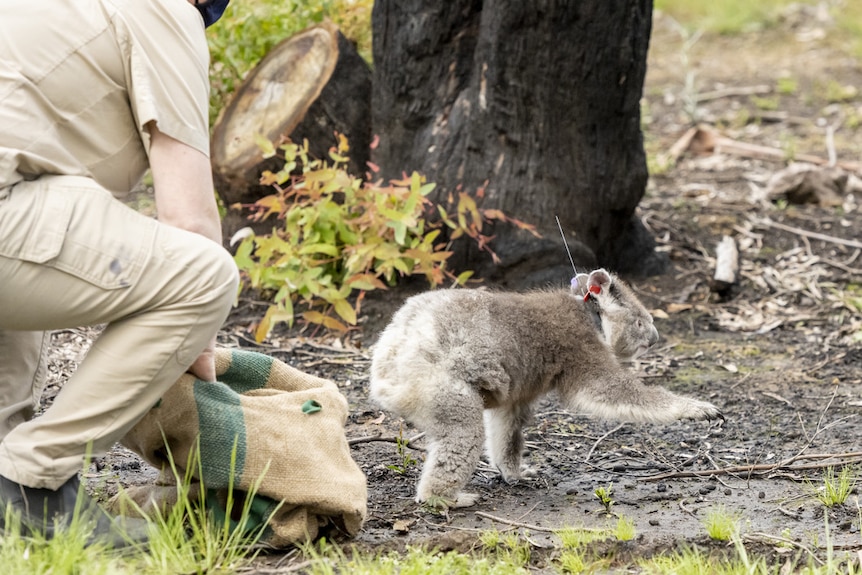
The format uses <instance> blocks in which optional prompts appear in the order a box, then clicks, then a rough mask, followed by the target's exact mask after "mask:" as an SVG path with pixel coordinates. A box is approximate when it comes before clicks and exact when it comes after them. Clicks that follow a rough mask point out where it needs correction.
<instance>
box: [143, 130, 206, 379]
mask: <svg viewBox="0 0 862 575" xmlns="http://www.w3.org/2000/svg"><path fill="white" fill-rule="evenodd" d="M147 129H148V131H149V133H150V170H151V171H152V174H153V187H154V188H155V196H156V209H157V210H158V213H159V221H160V222H162V223H164V224H168V225H170V226H174V227H177V228H182V229H184V230H188V231H191V232H195V233H198V234H200V235H202V236H205V237H207V238H209V239H211V240H212V241H214V242H216V243H217V244H219V245H221V242H222V236H221V220H220V218H219V214H218V206H217V205H216V201H215V194H214V193H213V180H212V168H211V167H210V160H209V158H208V157H207V156H206V155H205V154H203V153H202V152H200V151H199V150H196V149H195V148H192V147H191V146H188V145H187V144H184V143H182V142H180V141H179V140H176V139H174V138H172V137H170V136H168V135H166V134H164V133H162V132H161V131H159V129H158V128H157V127H156V124H155V123H154V122H150V123H149V124H147ZM214 352H215V338H213V340H212V341H211V342H210V345H209V346H207V348H206V349H205V350H204V351H203V352H202V353H201V355H200V356H199V357H198V358H197V360H195V362H194V363H193V364H192V365H191V367H189V371H190V372H191V373H193V374H194V375H195V376H196V377H198V378H199V379H202V380H204V381H215V378H216V373H215V358H214Z"/></svg>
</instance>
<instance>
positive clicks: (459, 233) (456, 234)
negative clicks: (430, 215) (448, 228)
mask: <svg viewBox="0 0 862 575" xmlns="http://www.w3.org/2000/svg"><path fill="white" fill-rule="evenodd" d="M463 235H464V230H463V228H459V229H457V230H455V231H454V232H452V233H451V234H450V235H449V239H450V240H457V239H458V238H460V237H461V236H463Z"/></svg>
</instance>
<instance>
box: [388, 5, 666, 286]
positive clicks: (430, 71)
mask: <svg viewBox="0 0 862 575" xmlns="http://www.w3.org/2000/svg"><path fill="white" fill-rule="evenodd" d="M651 18H652V0H579V1H576V2H575V1H572V0H532V1H530V2H523V1H521V0H484V1H483V0H450V1H443V0H436V1H434V0H375V3H374V11H373V16H372V26H373V32H374V46H373V48H374V81H373V97H372V110H373V125H374V132H375V133H376V134H377V135H379V136H380V143H379V147H378V148H377V149H376V151H375V152H373V153H372V159H373V161H375V163H377V164H378V165H379V166H380V167H381V170H382V174H381V175H382V176H383V177H384V178H391V177H396V176H399V175H400V174H401V173H402V172H403V171H407V172H408V173H409V172H410V171H413V170H416V171H419V172H420V173H422V174H425V175H426V176H427V177H428V180H429V181H432V182H436V183H437V184H438V189H437V190H436V191H435V194H437V198H435V199H440V198H444V197H445V195H444V194H447V193H449V192H450V191H452V190H455V189H458V188H462V189H463V190H465V191H475V190H476V189H478V188H480V187H482V186H483V185H484V184H485V182H487V183H488V185H487V187H486V191H485V199H484V202H483V207H494V208H499V209H501V210H503V211H504V212H505V213H506V214H508V215H510V216H513V217H517V218H519V219H522V220H525V221H527V222H530V223H533V224H535V225H536V226H537V228H538V229H539V231H540V232H541V234H542V235H543V239H541V240H535V239H532V238H531V236H529V235H527V234H524V233H522V232H517V231H516V230H515V229H514V228H513V227H511V226H505V225H498V226H497V227H496V230H495V232H496V234H497V239H496V240H495V242H494V246H495V250H496V251H497V253H498V254H499V255H500V256H501V258H502V260H503V266H502V269H499V268H498V269H496V270H494V269H492V268H490V267H489V266H488V265H487V259H486V258H482V257H477V256H478V254H476V253H467V254H466V255H464V254H462V256H464V257H465V258H466V263H469V264H470V265H472V266H473V267H474V269H479V270H480V272H481V273H483V275H485V276H486V277H496V278H497V279H502V280H503V281H504V283H511V284H524V283H525V282H526V283H533V284H536V283H541V282H545V281H548V280H551V279H559V278H560V277H562V278H565V277H566V275H570V274H571V268H570V266H569V264H568V258H567V256H566V254H565V249H564V248H563V246H562V240H561V239H560V236H559V232H558V231H557V226H556V222H555V219H554V216H559V218H560V221H561V223H562V226H563V228H564V230H565V231H566V234H567V238H568V241H569V244H570V245H571V246H572V251H573V255H574V256H575V260H576V262H575V263H576V264H578V265H579V266H585V267H590V266H593V265H601V266H606V267H609V268H613V269H616V270H618V271H620V272H623V273H630V274H649V273H657V272H659V271H660V268H661V267H662V265H661V264H662V262H663V260H662V259H661V258H660V257H659V256H658V255H656V254H655V253H654V251H653V247H654V242H653V240H652V238H651V237H650V235H649V234H648V233H647V232H646V230H645V229H644V228H643V225H642V224H641V223H640V221H639V220H638V219H636V218H635V217H634V212H635V207H636V206H637V204H638V202H639V201H640V199H641V198H642V197H643V194H644V191H645V189H646V181H647V169H646V159H645V155H644V150H643V138H642V134H641V130H640V98H641V93H642V90H643V82H644V76H645V73H646V55H647V48H648V45H649V36H650V29H651ZM468 252H472V250H468ZM461 263H465V262H464V261H462V262H461ZM519 278H520V279H522V280H523V281H519Z"/></svg>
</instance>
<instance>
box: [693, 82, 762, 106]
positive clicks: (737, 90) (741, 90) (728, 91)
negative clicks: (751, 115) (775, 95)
mask: <svg viewBox="0 0 862 575" xmlns="http://www.w3.org/2000/svg"><path fill="white" fill-rule="evenodd" d="M771 93H772V86H769V85H766V84H762V85H760V86H728V87H727V88H722V89H721V90H713V91H712V92H701V93H700V94H698V95H697V97H696V100H697V103H698V104H700V103H701V102H709V101H710V100H720V99H722V98H732V97H734V96H758V95H760V94H771Z"/></svg>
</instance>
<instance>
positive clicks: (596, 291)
mask: <svg viewBox="0 0 862 575" xmlns="http://www.w3.org/2000/svg"><path fill="white" fill-rule="evenodd" d="M600 293H602V288H601V287H599V286H590V291H588V292H587V293H586V294H584V303H586V302H588V301H589V300H590V296H591V295H593V294H600Z"/></svg>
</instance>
